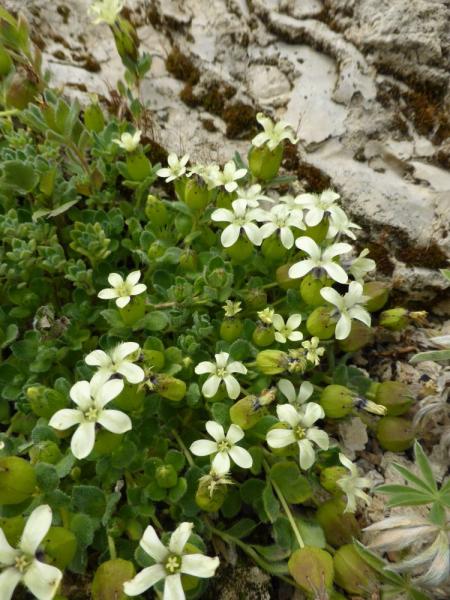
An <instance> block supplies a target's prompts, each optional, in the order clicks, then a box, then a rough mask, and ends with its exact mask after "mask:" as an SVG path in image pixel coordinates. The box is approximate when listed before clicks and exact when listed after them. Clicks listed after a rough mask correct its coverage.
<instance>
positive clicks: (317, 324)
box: [306, 306, 336, 340]
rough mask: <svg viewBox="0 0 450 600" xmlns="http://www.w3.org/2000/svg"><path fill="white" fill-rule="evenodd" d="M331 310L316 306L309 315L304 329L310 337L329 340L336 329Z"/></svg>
mask: <svg viewBox="0 0 450 600" xmlns="http://www.w3.org/2000/svg"><path fill="white" fill-rule="evenodd" d="M332 314H333V309H332V308H330V307H327V306H318V307H317V308H315V309H314V310H313V311H312V313H311V314H310V315H309V317H308V319H307V321H306V329H307V330H308V331H309V333H310V334H311V335H312V336H316V337H318V338H319V339H321V340H329V339H330V338H331V337H333V335H334V331H335V329H336V319H335V318H334V317H333V316H332Z"/></svg>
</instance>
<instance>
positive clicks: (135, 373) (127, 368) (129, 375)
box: [117, 360, 145, 383]
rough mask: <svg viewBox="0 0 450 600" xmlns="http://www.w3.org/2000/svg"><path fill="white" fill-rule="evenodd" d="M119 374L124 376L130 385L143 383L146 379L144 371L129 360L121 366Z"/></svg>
mask: <svg viewBox="0 0 450 600" xmlns="http://www.w3.org/2000/svg"><path fill="white" fill-rule="evenodd" d="M117 373H120V374H121V375H123V376H124V377H125V379H126V380H127V381H128V382H129V383H141V381H144V379H145V373H144V370H143V369H141V367H139V366H138V365H135V364H133V363H132V362H130V361H128V360H127V361H124V362H123V363H122V364H121V365H120V366H119V368H118V369H117Z"/></svg>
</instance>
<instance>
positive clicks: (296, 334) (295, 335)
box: [288, 331, 303, 342]
mask: <svg viewBox="0 0 450 600" xmlns="http://www.w3.org/2000/svg"><path fill="white" fill-rule="evenodd" d="M302 339H303V333H302V332H301V331H293V332H292V333H290V334H289V335H288V340H291V342H299V341H300V340H302Z"/></svg>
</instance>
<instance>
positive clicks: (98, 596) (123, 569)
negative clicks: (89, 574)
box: [91, 558, 135, 600]
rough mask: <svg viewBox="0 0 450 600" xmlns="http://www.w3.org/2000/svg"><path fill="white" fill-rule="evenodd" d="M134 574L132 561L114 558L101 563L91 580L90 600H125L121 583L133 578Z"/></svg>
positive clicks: (125, 596)
mask: <svg viewBox="0 0 450 600" xmlns="http://www.w3.org/2000/svg"><path fill="white" fill-rule="evenodd" d="M134 575H135V569H134V565H133V563H132V562H130V561H128V560H124V559H123V558H114V559H113V560H108V561H106V562H104V563H102V564H101V565H100V566H99V568H98V569H97V571H96V572H95V576H94V580H93V582H92V591H91V593H92V600H105V599H107V598H114V600H126V598H128V596H127V595H126V594H125V592H124V591H123V584H124V583H125V581H130V579H133V577H134Z"/></svg>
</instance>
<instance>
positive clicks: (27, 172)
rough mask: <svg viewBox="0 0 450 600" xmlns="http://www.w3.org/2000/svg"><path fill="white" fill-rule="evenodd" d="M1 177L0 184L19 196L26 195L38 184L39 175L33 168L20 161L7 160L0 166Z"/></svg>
mask: <svg viewBox="0 0 450 600" xmlns="http://www.w3.org/2000/svg"><path fill="white" fill-rule="evenodd" d="M2 168H3V175H2V178H1V179H0V182H1V183H2V184H3V185H5V186H11V187H12V188H13V189H14V190H16V191H17V192H18V193H20V194H28V193H29V192H31V190H33V189H34V188H35V187H36V186H37V184H38V183H39V175H38V174H37V173H36V171H35V169H34V167H33V166H31V165H29V164H27V163H25V162H22V161H20V160H8V161H5V162H4V163H3V165H2Z"/></svg>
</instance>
